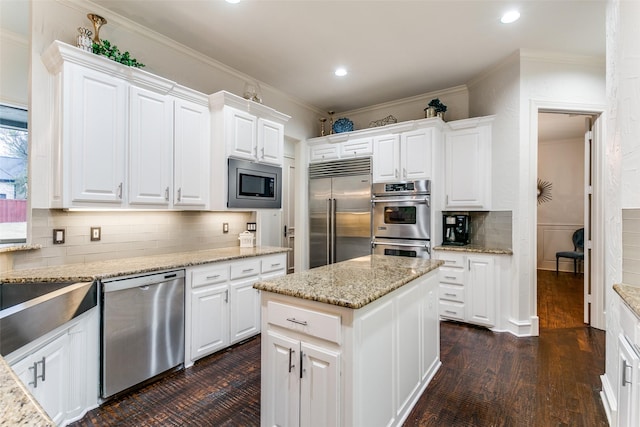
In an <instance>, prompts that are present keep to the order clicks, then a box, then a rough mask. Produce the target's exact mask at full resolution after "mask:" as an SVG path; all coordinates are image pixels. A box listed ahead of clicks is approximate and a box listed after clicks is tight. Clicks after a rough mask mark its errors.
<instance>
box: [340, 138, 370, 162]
mask: <svg viewBox="0 0 640 427" xmlns="http://www.w3.org/2000/svg"><path fill="white" fill-rule="evenodd" d="M372 153H373V139H372V138H362V139H354V140H349V141H346V142H343V143H342V144H340V158H342V159H348V158H352V157H368V156H370V155H371V154H372Z"/></svg>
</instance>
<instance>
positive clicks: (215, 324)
mask: <svg viewBox="0 0 640 427" xmlns="http://www.w3.org/2000/svg"><path fill="white" fill-rule="evenodd" d="M285 273H286V254H284V253H282V254H274V255H267V256H260V257H252V258H247V259H243V260H238V261H231V262H220V263H212V264H207V265H203V266H198V267H191V268H189V269H187V276H186V277H187V282H186V286H187V289H188V290H189V291H190V292H189V293H188V295H189V296H188V297H187V298H186V300H185V304H186V307H185V313H186V321H185V328H186V331H185V333H186V340H185V365H186V366H190V365H191V364H193V362H194V361H196V360H197V359H199V358H201V357H203V356H206V355H208V354H211V353H214V352H216V351H218V350H221V349H223V348H226V347H228V346H229V345H232V344H235V343H237V342H240V341H242V340H244V339H246V338H249V337H251V336H253V335H256V334H258V333H259V332H260V292H259V291H258V290H256V289H254V288H253V284H254V283H255V282H257V281H258V280H261V279H264V278H267V277H276V276H282V275H284V274H285Z"/></svg>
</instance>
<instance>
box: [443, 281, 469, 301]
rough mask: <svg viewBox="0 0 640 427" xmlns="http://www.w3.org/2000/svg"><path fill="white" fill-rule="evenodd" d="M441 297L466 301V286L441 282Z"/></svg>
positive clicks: (448, 299)
mask: <svg viewBox="0 0 640 427" xmlns="http://www.w3.org/2000/svg"><path fill="white" fill-rule="evenodd" d="M439 298H440V299H441V300H447V301H456V302H464V287H463V286H455V285H453V286H448V285H442V284H441V285H440V294H439Z"/></svg>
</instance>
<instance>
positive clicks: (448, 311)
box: [444, 310, 458, 314]
mask: <svg viewBox="0 0 640 427" xmlns="http://www.w3.org/2000/svg"><path fill="white" fill-rule="evenodd" d="M444 312H445V313H449V314H458V313H456V312H455V311H451V310H445V311H444Z"/></svg>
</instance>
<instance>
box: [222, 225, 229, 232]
mask: <svg viewBox="0 0 640 427" xmlns="http://www.w3.org/2000/svg"><path fill="white" fill-rule="evenodd" d="M222 232H223V233H228V232H229V223H228V222H223V223H222Z"/></svg>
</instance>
